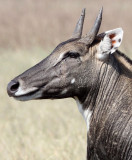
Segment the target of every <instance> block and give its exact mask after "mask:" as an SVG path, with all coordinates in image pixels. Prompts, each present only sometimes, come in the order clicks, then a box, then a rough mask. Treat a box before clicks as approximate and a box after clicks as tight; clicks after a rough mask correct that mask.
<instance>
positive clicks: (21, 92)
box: [15, 87, 37, 96]
mask: <svg viewBox="0 0 132 160" xmlns="http://www.w3.org/2000/svg"><path fill="white" fill-rule="evenodd" d="M35 90H37V88H36V87H32V88H28V89H25V90H24V89H22V88H21V87H19V89H18V91H17V92H16V93H15V96H22V95H25V94H27V93H30V92H33V91H35Z"/></svg>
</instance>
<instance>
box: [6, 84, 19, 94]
mask: <svg viewBox="0 0 132 160" xmlns="http://www.w3.org/2000/svg"><path fill="white" fill-rule="evenodd" d="M19 86H20V83H19V82H17V81H11V82H10V83H9V84H8V86H7V93H8V95H9V96H14V94H15V93H16V92H17V90H18V88H19Z"/></svg>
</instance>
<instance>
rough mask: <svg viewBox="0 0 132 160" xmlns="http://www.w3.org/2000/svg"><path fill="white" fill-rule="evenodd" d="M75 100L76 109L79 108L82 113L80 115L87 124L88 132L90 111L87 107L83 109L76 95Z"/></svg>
mask: <svg viewBox="0 0 132 160" xmlns="http://www.w3.org/2000/svg"><path fill="white" fill-rule="evenodd" d="M75 100H76V103H77V106H78V109H79V111H80V113H81V114H82V116H83V118H84V120H85V122H86V124H87V132H88V131H89V127H90V118H91V115H92V111H90V109H89V108H88V109H86V110H84V109H83V106H82V104H81V103H80V101H79V100H78V98H77V97H75Z"/></svg>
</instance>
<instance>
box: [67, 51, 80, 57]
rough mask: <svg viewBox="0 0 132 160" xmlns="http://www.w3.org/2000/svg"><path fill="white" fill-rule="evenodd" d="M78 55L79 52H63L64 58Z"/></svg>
mask: <svg viewBox="0 0 132 160" xmlns="http://www.w3.org/2000/svg"><path fill="white" fill-rule="evenodd" d="M79 56H80V55H79V53H77V52H67V53H66V54H65V56H64V57H65V58H67V57H70V58H77V57H79Z"/></svg>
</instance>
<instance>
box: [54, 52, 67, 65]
mask: <svg viewBox="0 0 132 160" xmlns="http://www.w3.org/2000/svg"><path fill="white" fill-rule="evenodd" d="M64 54H65V52H62V53H61V54H60V56H59V58H58V59H57V61H56V62H55V64H54V66H55V65H56V64H57V63H58V62H60V61H61V60H62V58H63V56H64Z"/></svg>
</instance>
